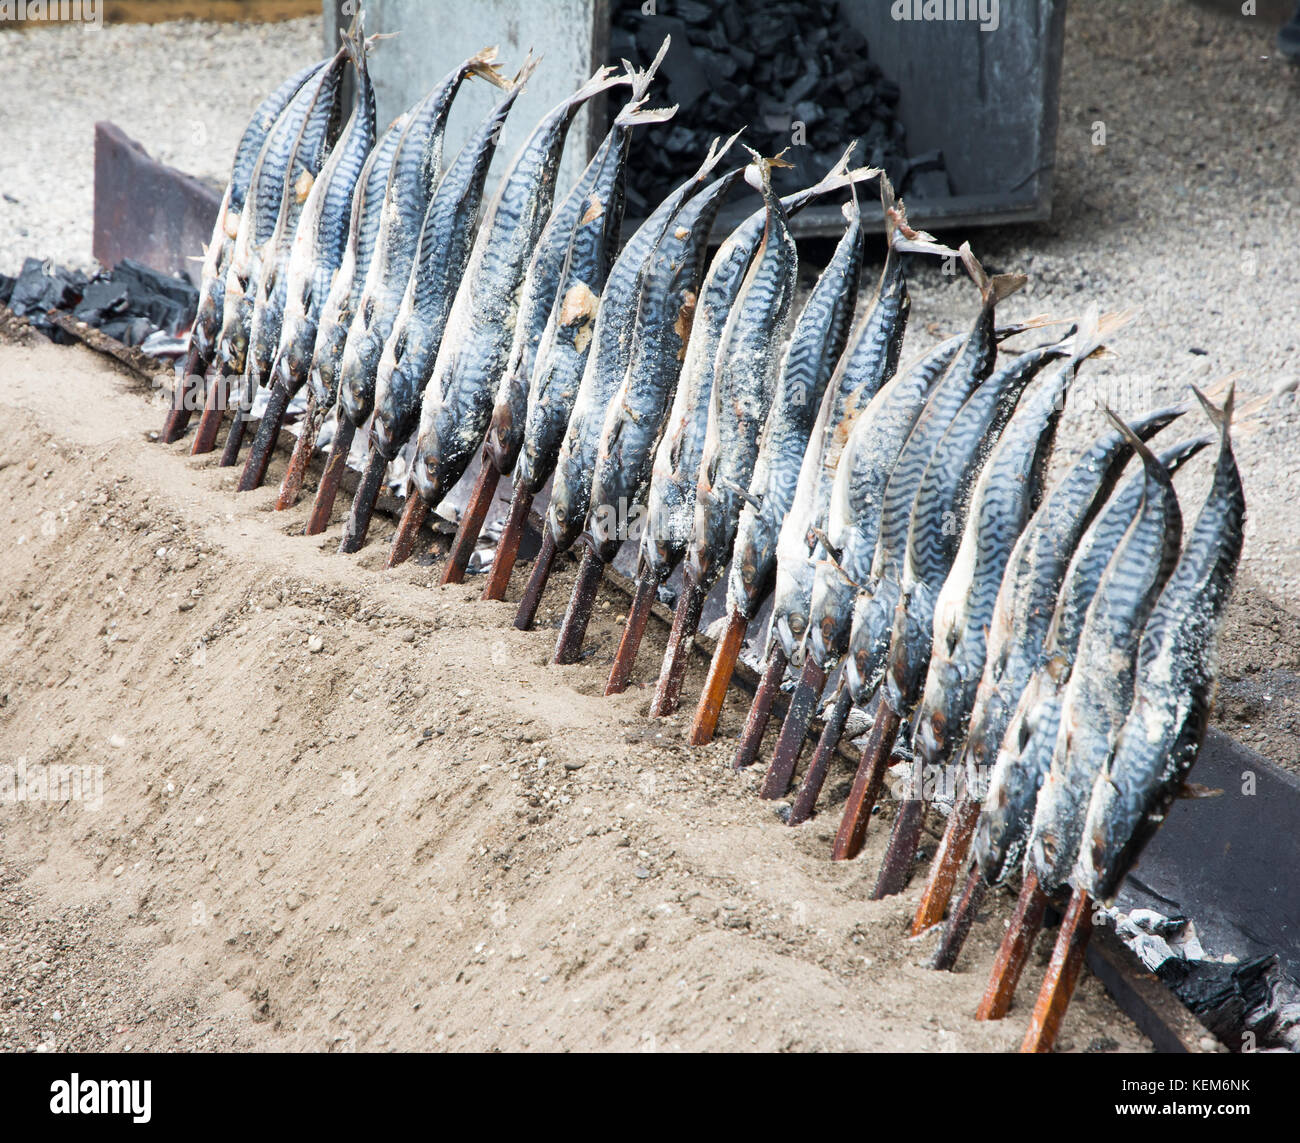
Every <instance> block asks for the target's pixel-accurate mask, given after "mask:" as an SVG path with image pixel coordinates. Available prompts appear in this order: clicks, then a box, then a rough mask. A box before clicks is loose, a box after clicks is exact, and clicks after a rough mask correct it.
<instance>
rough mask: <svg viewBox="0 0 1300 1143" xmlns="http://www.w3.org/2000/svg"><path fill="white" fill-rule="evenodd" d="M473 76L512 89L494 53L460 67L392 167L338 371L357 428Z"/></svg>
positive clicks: (433, 98) (368, 406)
mask: <svg viewBox="0 0 1300 1143" xmlns="http://www.w3.org/2000/svg"><path fill="white" fill-rule="evenodd" d="M475 76H477V77H482V78H484V79H487V80H488V81H489V82H491V83H494V84H496V85H498V86H502V87H504V86H506V84H505V81H504V80H503V79H502V78H501V76H500V74H499V72H498V70H497V66H496V49H495V48H486V49H484V50H483V51H480V52H477V53H475V54H474V55H472V56H470V57H468V58H467V59H465V60H462V61H461V63H460V64H459V65H457V66H456V67H455V68H453V69H452V70H451V71H450V72H449V73H448V74H447V75H446V76H444V77H443V78H442V79H441V80H440V81H439V82H438V83H437V84H436V85H435V86H434V87H433V88H432V89H431V90H430V91H429V92H428V93H427V94H426V95H425V96H424V97H423V98H422V99H421V100H420V101H419V102H418V103H417V104H416V105H415V106H414V107H413V108H412V109H411V112H410V117H409V118H408V119H407V122H406V125H405V127H404V128H403V131H402V134H401V137H400V139H399V140H398V143H397V148H396V150H395V151H394V153H393V158H392V160H391V162H390V164H389V168H388V182H387V184H386V185H385V187H384V198H383V205H382V207H381V208H380V214H379V229H378V231H377V233H376V235H375V249H374V253H373V255H372V256H371V259H370V264H369V266H368V267H367V269H366V275H365V279H364V283H363V285H362V289H361V294H360V296H359V298H358V299H357V303H356V309H355V312H354V314H353V315H352V323H351V325H350V326H349V327H348V334H347V340H346V342H345V343H344V346H343V357H342V360H341V362H340V366H339V410H340V412H341V413H342V414H343V415H344V416H346V417H347V418H348V420H349V421H351V422H352V423H353V424H354V425H356V426H357V427H358V428H360V427H361V426H362V425H363V424H364V423H365V422H366V420H367V419H368V418H369V417H370V414H371V413H372V412H373V411H374V404H375V384H376V380H377V377H378V373H379V359H380V358H381V357H382V356H383V353H384V345H385V344H386V343H387V341H388V338H389V335H390V334H391V333H392V332H393V323H394V322H395V321H396V320H397V313H398V311H399V309H400V308H401V305H402V299H403V297H405V294H406V286H407V283H408V282H409V281H410V278H411V270H412V267H413V265H414V264H415V252H416V248H417V247H418V246H419V242H420V236H421V234H422V232H423V228H424V218H425V215H426V214H427V213H428V210H429V203H430V201H431V200H432V199H433V195H434V193H435V192H436V191H437V187H438V182H439V180H440V178H441V172H442V150H443V138H444V135H445V133H446V128H447V117H448V116H449V115H450V114H451V109H452V106H453V105H454V103H455V100H456V96H457V95H458V94H459V93H460V91H461V90H462V88H463V86H464V84H465V81H466V80H468V79H469V78H471V77H475Z"/></svg>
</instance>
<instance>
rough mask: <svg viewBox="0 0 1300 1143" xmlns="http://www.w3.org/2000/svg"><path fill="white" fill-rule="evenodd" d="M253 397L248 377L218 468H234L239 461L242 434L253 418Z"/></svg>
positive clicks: (242, 442) (250, 381)
mask: <svg viewBox="0 0 1300 1143" xmlns="http://www.w3.org/2000/svg"><path fill="white" fill-rule="evenodd" d="M254 396H255V390H254V388H253V383H252V378H251V377H249V379H248V384H247V385H246V386H244V387H243V388H242V389H241V390H240V394H239V403H238V404H237V405H236V406H235V415H234V417H233V418H232V419H231V421H230V431H229V432H227V433H226V443H225V445H224V446H223V447H222V449H221V459H220V460H219V461H218V462H217V467H218V468H234V467H235V463H236V462H237V461H238V460H239V450H240V449H241V448H243V447H244V433H245V432H247V430H248V422H249V421H250V420H252V417H253V397H254Z"/></svg>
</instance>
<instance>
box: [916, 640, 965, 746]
mask: <svg viewBox="0 0 1300 1143" xmlns="http://www.w3.org/2000/svg"><path fill="white" fill-rule="evenodd" d="M962 691H963V688H962V677H961V671H960V670H959V669H958V668H957V665H956V664H955V663H954V662H953V661H952V660H951V659H948V658H947V657H940V656H938V655H936V656H934V657H933V658H932V659H931V660H930V673H929V674H928V675H927V676H926V680H925V695H924V697H923V698H922V700H921V709H920V711H919V713H918V717H917V724H916V734H915V743H916V749H917V751H918V753H919V754H920V755H921V760H922V761H923V762H925V764H926V765H928V766H942V765H943V764H944V763H945V762H947V761H948V759H949V758H950V757H951V755H952V752H953V748H954V746H955V744H956V741H955V740H956V738H957V735H958V734H959V733H960V729H961V721H962V718H961V715H962V711H961V709H960V708H961V705H962V703H961V696H962Z"/></svg>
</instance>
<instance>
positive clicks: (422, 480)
mask: <svg viewBox="0 0 1300 1143" xmlns="http://www.w3.org/2000/svg"><path fill="white" fill-rule="evenodd" d="M431 437H432V432H431V431H430V432H429V433H427V434H426V432H425V430H424V429H421V431H420V436H419V438H418V439H417V440H416V443H415V456H414V457H413V458H412V459H411V483H412V484H414V485H415V490H416V491H417V492H418V493H419V494H420V496H421V497H423V499H424V500H425V501H426V502H427V503H429V504H438V503H439V502H440V501H441V500H442V494H443V491H444V490H443V488H442V480H441V478H440V474H439V471H438V444H437V440H436V438H433V439H431Z"/></svg>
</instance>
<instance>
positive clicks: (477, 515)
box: [442, 456, 501, 583]
mask: <svg viewBox="0 0 1300 1143" xmlns="http://www.w3.org/2000/svg"><path fill="white" fill-rule="evenodd" d="M500 480H501V470H500V469H499V468H497V466H496V465H495V464H494V463H493V462H492V461H491V460H490V459H488V457H486V456H485V457H484V458H483V466H482V467H481V468H480V469H479V470H478V479H477V480H475V481H474V490H473V491H472V492H471V493H470V494H469V503H468V504H466V505H465V514H464V515H463V516H461V518H460V527H458V528H457V529H456V538H455V539H454V540H453V541H452V543H451V551H450V552H448V553H447V566H446V567H445V568H443V571H442V582H443V583H464V582H465V569H466V568H467V567H469V558H470V556H472V555H473V554H474V548H475V547H476V546H477V545H478V538H479V534H480V533H481V532H482V531H483V524H484V522H485V521H486V520H487V514H488V509H489V508H491V507H492V497H493V496H495V495H496V491H497V484H498V483H500Z"/></svg>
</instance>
